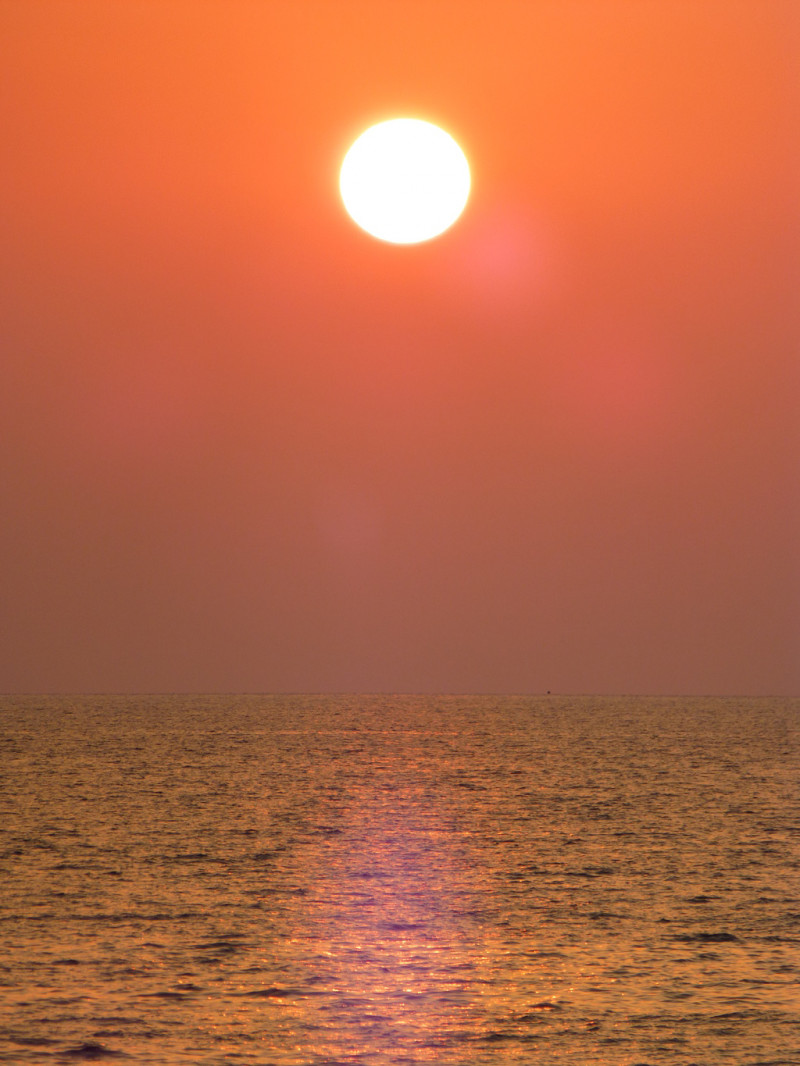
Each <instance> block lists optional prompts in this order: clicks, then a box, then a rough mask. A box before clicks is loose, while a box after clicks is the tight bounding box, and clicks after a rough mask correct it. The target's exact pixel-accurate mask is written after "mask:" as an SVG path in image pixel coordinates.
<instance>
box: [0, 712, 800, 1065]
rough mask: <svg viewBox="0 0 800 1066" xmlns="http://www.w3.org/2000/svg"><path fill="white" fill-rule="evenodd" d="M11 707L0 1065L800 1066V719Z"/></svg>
mask: <svg viewBox="0 0 800 1066" xmlns="http://www.w3.org/2000/svg"><path fill="white" fill-rule="evenodd" d="M0 715H1V718H0V721H1V722H2V726H1V729H0V737H1V738H2V745H3V747H2V750H3V756H2V761H1V762H0V774H1V775H2V787H1V788H0V877H1V878H2V883H1V884H0V1062H8V1063H15V1064H20V1066H22V1064H29V1063H48V1064H52V1063H54V1062H79V1061H83V1060H86V1061H89V1060H94V1059H102V1060H105V1059H108V1060H109V1061H115V1060H116V1059H117V1058H119V1060H120V1061H121V1062H135V1063H142V1064H149V1066H172V1064H197V1066H201V1064H202V1066H222V1064H231V1066H232V1064H234V1063H237V1064H238V1063H243V1064H258V1066H267V1064H272V1066H306V1064H307V1066H311V1064H319V1066H323V1064H328V1066H333V1064H345V1063H346V1064H352V1066H387V1064H401V1063H404V1064H405V1063H430V1062H435V1063H441V1064H447V1066H477V1064H487V1066H488V1064H492V1066H497V1064H523V1063H526V1064H527V1063H533V1062H537V1063H547V1064H550V1063H562V1062H563V1063H565V1064H566V1063H570V1064H587V1066H589V1064H596V1066H633V1064H639V1066H644V1064H651V1066H656V1064H658V1066H662V1064H675V1066H690V1064H703V1066H712V1064H713V1066H726V1064H731V1066H732V1064H736V1066H757V1064H760V1066H764V1064H766V1063H769V1064H770V1066H778V1064H785V1066H789V1064H791V1063H794V1064H796V1063H797V1062H800V1013H798V1003H799V1002H800V998H799V993H798V979H799V978H800V847H799V846H798V845H799V844H800V799H799V796H798V776H799V775H798V771H799V770H800V746H799V745H798V732H799V727H800V700H790V699H733V698H730V699H720V698H708V699H701V698H658V699H655V698H645V697H626V698H621V697H617V698H611V697H602V698H599V697H598V698H595V697H588V696H587V697H507V696H503V697H490V696H474V697H470V696H321V695H320V696H256V695H253V696H140V697H134V696H125V697H121V696H119V697H118V696H91V697H77V696H70V697H57V696H47V697H35V696H25V697H22V696H19V697H4V698H3V699H2V700H0ZM123 1056H127V1058H123Z"/></svg>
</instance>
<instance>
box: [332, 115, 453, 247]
mask: <svg viewBox="0 0 800 1066" xmlns="http://www.w3.org/2000/svg"><path fill="white" fill-rule="evenodd" d="M339 189H340V192H341V194H342V200H343V201H344V206H345V208H346V209H347V213H348V214H349V215H350V217H351V218H352V219H353V221H354V222H356V223H357V224H358V225H359V226H361V228H362V229H364V230H366V231H367V233H370V234H372V236H373V237H378V238H379V239H380V240H382V241H390V242H391V243H392V244H418V243H419V242H420V241H427V240H430V239H431V237H438V235H439V234H440V233H444V231H445V230H446V229H448V228H449V227H450V226H452V224H453V223H454V222H455V220H456V219H457V218H458V216H459V215H460V214H461V212H462V211H463V210H464V207H465V205H466V203H467V198H468V197H469V189H470V173H469V164H468V163H467V158H466V156H465V155H464V153H463V152H462V151H461V149H460V148H459V146H458V145H457V144H456V142H455V141H454V140H453V138H452V137H451V136H450V134H449V133H445V131H444V130H443V129H440V127H439V126H434V125H433V123H432V122H423V121H422V120H421V119H418V118H393V119H389V120H388V121H386V122H379V123H378V124H377V125H376V126H370V128H369V129H368V130H365V131H364V133H362V134H361V136H360V137H359V138H358V139H357V140H356V141H355V142H354V143H353V145H352V147H351V148H350V150H349V152H348V153H347V155H346V156H345V157H344V162H343V163H342V169H341V172H340V174H339Z"/></svg>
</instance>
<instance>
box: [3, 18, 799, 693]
mask: <svg viewBox="0 0 800 1066" xmlns="http://www.w3.org/2000/svg"><path fill="white" fill-rule="evenodd" d="M799 63H800V4H797V3H796V2H793V0H785V2H784V0H751V2H737V0H706V2H704V0H685V2H684V0H669V2H658V0H652V2H651V0H607V2H603V0H596V2H592V0H584V2H581V0H527V2H517V3H512V2H504V0H492V2H489V0H478V2H470V0H452V2H450V0H419V2H416V0H365V2H353V0H261V2H256V0H251V2H240V0H219V2H208V0H159V2H152V3H148V2H141V0H113V2H109V0H103V2H93V0H81V2H60V0H59V2H56V0H53V2H41V0H2V3H1V4H0V122H2V145H3V149H2V163H0V195H1V196H2V208H1V209H0V219H1V220H2V237H1V239H0V264H1V265H0V271H1V273H0V322H1V323H2V327H1V331H0V441H2V448H0V477H1V479H2V480H1V481H0V485H1V486H2V489H1V491H2V521H1V522H0V567H1V568H2V579H1V581H0V691H7V692H14V691H34V692H35V691H87V692H88V691H91V692H98V691H100V692H115V691H193V692H198V691H217V692H220V691H223V692H224V691H258V692H260V691H299V692H308V691H333V690H337V691H404V692H411V691H449V692H543V691H545V690H548V689H550V690H552V691H553V692H598V693H600V692H602V693H609V692H631V693H720V694H725V693H741V694H760V693H764V694H798V693H800V562H799V553H798V544H799V543H800V430H799V429H798V425H799V423H800V418H799V417H798V411H799V410H800V373H799V372H798V349H799V348H800V344H799V343H798V342H799V341H800V312H799V310H798V309H799V308H800V304H799V303H798V296H797V292H798V282H799V281H800V254H799V249H800V226H799V225H798V222H799V221H800V213H799V211H798V192H799V191H800V167H798V154H799V153H798V130H799V129H800V124H799V120H800V90H799V89H798V85H800V82H799V81H798V77H797V70H798V64H799ZM398 116H409V117H417V118H423V119H427V120H429V121H431V122H434V123H436V124H438V125H440V126H442V127H443V128H444V129H446V130H447V131H448V132H449V133H450V134H452V136H453V137H454V138H455V139H456V140H457V141H458V143H459V144H460V145H461V147H462V148H463V150H464V152H465V153H466V155H467V157H468V159H469V162H470V166H471V170H472V192H471V196H470V200H469V202H468V204H467V207H466V210H465V212H464V214H463V215H462V217H461V219H460V220H459V221H458V222H456V224H455V225H454V226H453V227H452V228H451V229H450V230H448V231H447V232H446V233H444V234H443V235H442V236H441V237H439V238H437V239H434V240H432V241H430V242H426V243H422V244H418V245H413V246H396V245H390V244H386V243H384V242H381V241H377V240H375V239H373V238H371V237H369V236H368V235H367V234H366V233H364V232H363V231H362V230H361V229H359V228H358V227H357V226H356V225H355V224H354V223H353V222H352V221H351V219H350V218H349V217H348V215H347V214H346V212H345V211H344V209H343V206H342V203H341V199H340V197H339V190H338V171H339V167H340V165H341V161H342V158H343V156H344V154H345V152H346V151H347V149H348V148H349V146H350V145H351V143H352V142H353V140H354V139H355V138H356V137H357V136H358V135H359V134H360V133H361V132H362V131H363V130H364V129H365V128H366V127H368V126H369V125H371V124H372V123H375V122H378V121H381V120H382V119H386V118H392V117H398Z"/></svg>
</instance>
